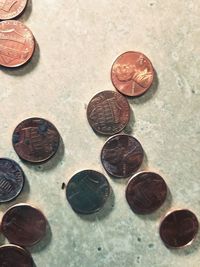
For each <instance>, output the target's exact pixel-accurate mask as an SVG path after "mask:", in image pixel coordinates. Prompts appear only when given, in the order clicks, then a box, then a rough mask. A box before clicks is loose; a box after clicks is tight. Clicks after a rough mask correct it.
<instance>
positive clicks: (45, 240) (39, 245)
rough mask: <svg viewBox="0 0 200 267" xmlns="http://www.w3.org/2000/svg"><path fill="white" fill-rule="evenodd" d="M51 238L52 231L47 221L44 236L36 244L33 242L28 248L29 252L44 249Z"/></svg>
mask: <svg viewBox="0 0 200 267" xmlns="http://www.w3.org/2000/svg"><path fill="white" fill-rule="evenodd" d="M51 240H52V231H51V227H50V224H49V222H47V231H46V235H45V237H44V238H43V239H42V240H41V241H40V242H39V243H37V244H35V245H34V246H33V247H31V248H28V250H29V252H30V253H38V252H40V251H42V250H44V249H46V248H47V247H48V246H49V245H50V243H51Z"/></svg>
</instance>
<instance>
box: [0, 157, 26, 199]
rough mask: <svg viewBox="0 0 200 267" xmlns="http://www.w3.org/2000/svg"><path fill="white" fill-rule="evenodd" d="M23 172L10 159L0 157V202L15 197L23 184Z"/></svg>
mask: <svg viewBox="0 0 200 267" xmlns="http://www.w3.org/2000/svg"><path fill="white" fill-rule="evenodd" d="M24 181H25V177H24V172H23V171H22V169H21V167H20V166H19V165H18V164H17V163H16V162H15V161H14V160H11V159H6V158H0V203H4V202H8V201H11V200H13V199H14V198H16V197H17V196H18V195H19V194H20V193H21V191H22V189H23V186H24Z"/></svg>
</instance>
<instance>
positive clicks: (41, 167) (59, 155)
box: [22, 138, 65, 172]
mask: <svg viewBox="0 0 200 267" xmlns="http://www.w3.org/2000/svg"><path fill="white" fill-rule="evenodd" d="M64 154H65V146H64V142H63V140H62V138H60V144H59V147H58V151H57V152H56V154H55V155H54V156H53V157H52V158H50V159H49V160H48V161H46V162H44V163H42V164H41V163H40V164H35V163H30V162H27V161H22V162H23V163H24V164H25V165H26V166H27V167H29V168H30V169H33V170H34V171H39V172H45V171H50V170H52V169H54V168H55V167H56V166H57V165H58V164H59V162H61V160H62V159H63V157H64Z"/></svg>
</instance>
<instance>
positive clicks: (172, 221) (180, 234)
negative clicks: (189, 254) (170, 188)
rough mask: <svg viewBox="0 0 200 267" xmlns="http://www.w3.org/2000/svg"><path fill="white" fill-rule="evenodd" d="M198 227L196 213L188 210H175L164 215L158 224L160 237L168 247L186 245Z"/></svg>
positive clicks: (194, 235)
mask: <svg viewBox="0 0 200 267" xmlns="http://www.w3.org/2000/svg"><path fill="white" fill-rule="evenodd" d="M198 229H199V222H198V219H197V217H196V215H195V214H194V213H193V212H191V211H190V210H186V209H183V210H175V211H173V212H171V213H169V214H167V215H166V216H165V218H164V219H163V221H162V222H161V225H160V237H161V239H162V241H163V242H164V244H165V245H166V246H167V247H169V248H181V247H185V246H188V245H190V244H191V243H192V241H193V240H194V239H195V237H196V235H197V233H198Z"/></svg>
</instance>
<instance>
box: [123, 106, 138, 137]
mask: <svg viewBox="0 0 200 267" xmlns="http://www.w3.org/2000/svg"><path fill="white" fill-rule="evenodd" d="M134 124H135V116H134V113H133V109H132V107H131V106H130V120H129V123H128V125H127V126H126V127H125V129H124V131H123V132H124V133H125V134H132V133H133V127H134Z"/></svg>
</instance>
